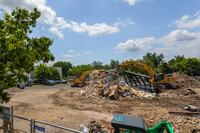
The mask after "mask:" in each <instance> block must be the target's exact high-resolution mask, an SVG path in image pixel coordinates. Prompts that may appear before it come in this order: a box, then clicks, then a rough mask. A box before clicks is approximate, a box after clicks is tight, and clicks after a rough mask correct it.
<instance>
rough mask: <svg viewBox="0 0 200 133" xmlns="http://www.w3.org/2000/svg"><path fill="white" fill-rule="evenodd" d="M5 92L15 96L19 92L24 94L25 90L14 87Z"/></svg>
mask: <svg viewBox="0 0 200 133" xmlns="http://www.w3.org/2000/svg"><path fill="white" fill-rule="evenodd" d="M5 92H8V94H13V93H18V92H23V90H22V89H20V88H18V87H12V88H9V89H7V90H5Z"/></svg>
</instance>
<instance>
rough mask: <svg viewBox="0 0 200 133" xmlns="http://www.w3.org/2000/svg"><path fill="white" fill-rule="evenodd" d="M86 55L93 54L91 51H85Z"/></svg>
mask: <svg viewBox="0 0 200 133" xmlns="http://www.w3.org/2000/svg"><path fill="white" fill-rule="evenodd" d="M83 53H84V54H91V53H92V52H91V51H85V52H83Z"/></svg>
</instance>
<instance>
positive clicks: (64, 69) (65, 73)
mask: <svg viewBox="0 0 200 133" xmlns="http://www.w3.org/2000/svg"><path fill="white" fill-rule="evenodd" d="M53 66H54V67H61V68H62V75H63V76H65V77H67V76H68V71H69V70H70V69H72V64H71V63H70V62H62V61H59V62H56V63H55V64H54V65H53Z"/></svg>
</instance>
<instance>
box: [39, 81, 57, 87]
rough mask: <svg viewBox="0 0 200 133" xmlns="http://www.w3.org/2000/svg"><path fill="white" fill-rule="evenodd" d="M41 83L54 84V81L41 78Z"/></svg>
mask: <svg viewBox="0 0 200 133" xmlns="http://www.w3.org/2000/svg"><path fill="white" fill-rule="evenodd" d="M41 84H43V85H50V86H51V85H55V84H56V83H55V82H54V81H53V80H43V81H41Z"/></svg>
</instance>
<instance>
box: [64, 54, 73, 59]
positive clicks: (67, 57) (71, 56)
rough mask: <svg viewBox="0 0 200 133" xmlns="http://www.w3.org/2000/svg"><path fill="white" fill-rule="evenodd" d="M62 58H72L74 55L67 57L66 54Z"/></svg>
mask: <svg viewBox="0 0 200 133" xmlns="http://www.w3.org/2000/svg"><path fill="white" fill-rule="evenodd" d="M62 57H63V58H74V57H75V56H74V55H68V54H66V55H62Z"/></svg>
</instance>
